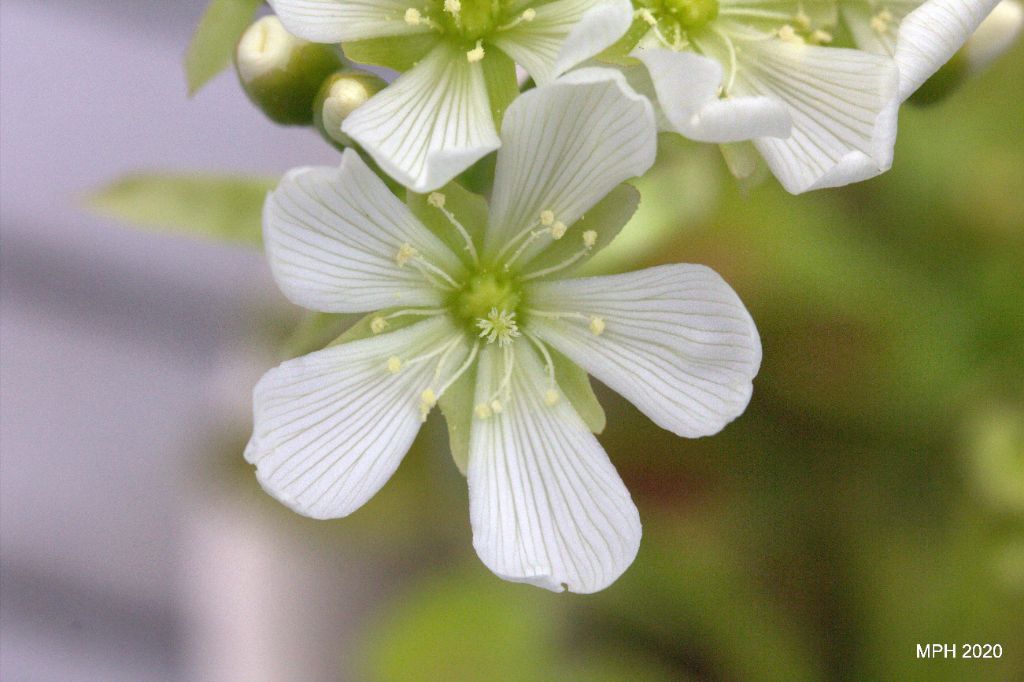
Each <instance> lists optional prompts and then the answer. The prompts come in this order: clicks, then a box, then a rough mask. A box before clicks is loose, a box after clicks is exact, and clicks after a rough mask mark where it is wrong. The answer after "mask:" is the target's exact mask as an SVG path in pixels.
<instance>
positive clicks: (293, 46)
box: [235, 16, 343, 125]
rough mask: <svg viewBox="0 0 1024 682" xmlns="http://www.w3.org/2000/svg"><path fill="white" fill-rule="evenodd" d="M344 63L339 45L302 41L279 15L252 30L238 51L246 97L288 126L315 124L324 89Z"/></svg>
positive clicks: (236, 60) (246, 31)
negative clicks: (317, 102)
mask: <svg viewBox="0 0 1024 682" xmlns="http://www.w3.org/2000/svg"><path fill="white" fill-rule="evenodd" d="M342 64H343V62H342V59H341V52H340V51H339V50H338V48H337V47H336V46H333V45H322V44H319V43H310V42H306V41H305V40H302V39H301V38H297V37H295V36H293V35H292V34H290V33H288V31H286V30H285V28H284V26H282V25H281V21H280V20H279V19H278V18H277V17H275V16H266V17H263V18H262V19H259V20H258V21H256V23H254V24H253V25H252V26H250V27H249V28H247V29H246V30H245V33H243V34H242V39H241V40H239V41H238V47H237V48H236V50H235V69H236V70H237V72H238V80H239V81H241V83H242V88H243V89H244V90H245V93H246V94H247V95H248V96H249V99H250V100H252V102H253V104H255V105H256V106H257V107H259V108H260V109H261V110H262V111H263V113H265V114H266V115H267V117H269V118H270V120H272V121H274V122H276V123H281V124H284V125H309V124H311V123H312V122H313V101H314V99H315V98H316V94H317V92H318V91H319V90H320V85H321V84H322V83H323V82H324V79H325V78H327V76H329V75H330V74H331V73H332V72H334V71H336V70H337V69H338V68H339V67H341V66H342Z"/></svg>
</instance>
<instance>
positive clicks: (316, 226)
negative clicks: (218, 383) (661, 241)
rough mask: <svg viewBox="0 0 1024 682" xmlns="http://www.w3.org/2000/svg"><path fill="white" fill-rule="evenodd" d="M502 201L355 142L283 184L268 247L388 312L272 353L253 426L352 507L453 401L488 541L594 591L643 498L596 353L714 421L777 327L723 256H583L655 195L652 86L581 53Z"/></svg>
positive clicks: (322, 305) (616, 560)
mask: <svg viewBox="0 0 1024 682" xmlns="http://www.w3.org/2000/svg"><path fill="white" fill-rule="evenodd" d="M501 142H502V149H501V151H500V152H499V154H498V160H497V167H496V171H495V180H494V190H493V196H492V200H491V202H490V207H489V208H488V206H487V204H486V203H485V202H484V200H483V199H482V198H480V197H477V196H475V195H472V194H470V193H468V192H466V191H465V190H463V189H461V188H460V187H459V186H458V185H456V184H454V183H453V184H450V185H448V186H447V187H445V188H443V190H442V191H441V192H434V193H431V194H429V195H426V196H424V195H411V197H410V199H409V201H407V203H405V204H403V203H402V202H400V201H399V200H398V199H397V198H396V197H395V196H394V195H393V194H391V193H390V192H389V191H388V190H387V189H386V187H385V185H384V184H383V182H381V180H380V179H379V178H378V177H377V176H375V175H374V174H373V173H372V172H371V171H370V170H369V169H368V168H367V166H366V165H365V164H364V163H363V162H362V160H361V159H360V157H359V156H358V155H357V154H356V153H355V152H353V151H352V150H347V151H345V152H344V154H343V156H342V162H341V167H340V168H303V169H298V170H294V171H292V172H290V173H289V174H288V175H287V176H286V177H285V178H284V179H283V180H282V182H281V184H280V185H279V186H278V188H277V189H276V190H275V191H274V192H273V193H272V194H271V195H270V196H269V197H268V199H267V202H266V208H265V214H264V237H265V243H266V250H267V254H268V258H269V261H270V263H271V267H272V269H273V272H274V276H275V278H276V279H277V282H278V283H279V285H280V286H281V288H282V290H283V291H284V293H285V294H286V295H287V296H288V298H289V299H291V300H292V301H293V302H295V303H297V304H299V305H302V306H305V307H307V308H311V309H314V310H320V311H328V312H362V311H367V312H370V314H369V315H368V316H367V317H366V318H364V320H363V321H362V322H360V323H358V324H357V325H356V327H355V328H354V330H353V332H350V333H348V334H346V335H345V336H343V337H342V339H340V341H339V342H338V343H337V344H336V345H331V346H329V347H328V348H326V349H324V350H321V351H319V352H315V353H312V354H310V355H307V356H305V357H300V358H297V359H295V360H290V361H288V362H285V363H284V364H282V365H281V366H279V367H277V368H276V369H274V370H271V371H270V372H268V373H267V374H266V375H265V376H264V377H263V379H262V380H261V381H260V382H259V384H258V385H257V387H256V389H255V394H254V405H255V407H254V415H255V426H254V432H253V436H252V439H251V441H250V443H249V446H248V448H247V449H246V458H247V459H248V460H249V461H250V462H252V463H254V464H255V465H256V468H257V476H258V478H259V480H260V482H261V483H262V485H263V486H264V488H265V489H266V490H267V491H268V492H270V493H271V494H272V495H274V496H275V497H277V498H278V499H279V500H281V501H282V502H284V503H285V504H287V505H288V506H290V507H291V508H293V509H294V510H296V511H298V512H299V513H302V514H306V515H308V516H312V517H316V518H337V517H343V516H346V515H347V514H350V513H351V512H353V511H355V510H356V509H358V508H359V507H360V506H362V505H363V504H364V503H365V502H366V501H367V500H368V499H370V497H372V496H373V495H374V494H375V493H376V492H377V490H379V489H380V487H381V486H382V485H383V484H384V483H385V482H386V481H387V479H388V478H389V477H390V476H391V474H392V473H393V472H394V471H395V469H396V468H397V466H398V465H399V462H400V461H401V459H402V458H403V456H404V455H405V453H406V451H407V450H408V448H409V446H410V444H411V443H412V441H413V438H414V437H415V435H416V433H417V432H418V430H419V428H420V425H421V423H422V422H423V421H424V420H425V419H426V417H427V415H428V414H429V413H430V411H431V410H432V409H433V408H434V407H435V406H439V407H440V408H441V410H442V411H443V413H444V415H445V417H446V419H447V421H448V426H449V435H450V441H451V445H452V450H453V455H454V456H455V460H456V463H457V464H458V466H459V468H460V469H461V470H462V471H463V473H465V475H466V476H467V479H468V484H469V497H470V519H471V524H472V528H473V543H474V546H475V548H476V550H477V552H478V554H479V556H480V558H481V559H482V560H483V562H484V563H485V564H486V565H487V566H488V567H489V568H490V569H491V570H492V571H494V572H495V573H496V574H497V575H499V576H501V577H502V578H505V579H507V580H513V581H519V582H527V583H532V584H535V585H539V586H541V587H545V588H547V589H551V590H555V591H559V590H562V589H569V590H571V591H574V592H593V591H596V590H600V589H602V588H604V587H606V586H607V585H609V584H610V583H611V582H613V581H614V580H615V579H616V578H617V577H618V576H619V575H620V574H621V573H622V572H623V571H624V570H625V568H626V567H627V566H628V565H629V564H630V563H631V562H632V561H633V558H634V557H635V555H636V551H637V548H638V546H639V541H640V534H641V530H640V520H639V515H638V512H637V509H636V507H635V506H634V504H633V502H632V501H631V499H630V496H629V493H628V491H627V490H626V488H625V487H624V485H623V483H622V481H621V479H620V478H619V476H618V474H617V473H616V471H615V469H614V467H613V466H612V464H611V462H610V461H609V459H608V456H607V455H606V454H605V452H604V450H603V449H602V448H601V446H600V444H599V443H598V442H597V440H596V438H595V437H594V435H593V433H592V432H599V431H600V430H601V429H602V428H603V424H604V414H603V412H602V411H601V408H600V405H599V404H598V403H597V402H596V399H595V398H594V396H593V394H592V392H591V391H590V386H589V383H588V381H587V375H586V373H590V374H592V375H593V376H595V377H596V378H598V379H599V380H601V381H602V382H604V383H605V384H606V385H608V386H609V387H611V388H612V389H614V390H616V391H618V392H620V393H621V394H622V395H624V396H625V397H626V398H628V399H629V400H630V401H632V402H633V403H634V404H635V405H636V406H637V407H638V408H639V409H640V410H642V411H643V412H644V413H646V414H647V415H648V416H649V417H650V418H651V419H652V420H654V421H655V422H656V423H657V424H659V425H660V426H662V427H664V428H666V429H669V430H671V431H673V432H674V433H676V434H679V435H681V436H687V437H696V436H703V435H708V434H713V433H715V432H717V431H718V430H720V429H721V428H722V427H723V426H724V425H725V424H726V423H727V422H729V421H730V420H732V419H733V418H735V417H736V416H737V415H739V414H740V413H741V412H742V411H743V410H744V409H745V407H746V405H747V402H748V401H749V399H750V395H751V381H752V379H753V377H754V375H755V374H756V373H757V369H758V366H759V364H760V359H761V348H760V342H759V340H758V335H757V331H756V329H755V327H754V323H753V322H752V320H751V318H750V316H749V314H748V313H747V311H746V309H745V308H744V307H743V304H742V303H741V302H740V301H739V299H738V298H737V296H736V294H735V293H734V292H733V291H732V289H730V288H729V286H728V285H727V284H726V283H725V282H724V281H722V279H721V278H720V277H718V276H717V275H716V274H715V273H713V272H712V271H710V270H708V269H707V268H704V267H701V266H694V265H667V266H661V267H655V268H651V269H648V270H643V271H640V272H635V273H630V274H623V275H614V276H607V277H586V278H567V277H568V276H569V275H570V274H571V273H572V271H573V269H574V268H576V267H577V266H579V265H580V264H581V263H582V262H584V261H585V259H587V258H588V257H589V256H590V255H591V254H593V253H594V252H595V251H596V250H597V249H599V248H601V247H603V246H605V245H606V244H607V243H608V242H609V241H610V240H611V238H612V237H614V235H615V234H616V232H617V231H618V229H619V228H621V226H622V224H623V223H624V222H625V220H626V219H628V217H629V216H630V215H631V214H632V210H633V209H634V208H635V207H636V202H637V194H636V192H635V190H633V189H632V188H631V187H629V186H628V185H621V184H620V183H622V182H623V181H625V180H627V179H629V178H631V177H634V176H637V175H640V174H642V173H643V172H644V171H645V170H646V169H647V168H648V167H649V166H650V165H651V163H652V162H653V160H654V153H655V125H654V118H653V112H652V108H651V105H650V103H649V102H648V101H647V100H646V99H645V98H643V97H640V96H638V95H637V94H636V93H634V92H633V91H632V90H631V89H630V88H629V87H628V86H627V85H626V84H625V80H624V78H623V77H622V76H621V74H619V73H617V72H614V71H612V70H607V69H582V70H579V71H575V72H573V73H571V74H569V75H568V76H566V77H564V78H562V79H559V81H557V82H555V83H554V84H551V85H548V86H543V87H540V88H538V89H535V90H532V91H529V92H527V93H526V94H524V95H522V96H521V97H519V98H518V99H517V100H516V101H515V103H513V104H512V105H511V107H510V108H509V110H508V112H507V114H506V116H505V118H504V123H503V126H502V132H501Z"/></svg>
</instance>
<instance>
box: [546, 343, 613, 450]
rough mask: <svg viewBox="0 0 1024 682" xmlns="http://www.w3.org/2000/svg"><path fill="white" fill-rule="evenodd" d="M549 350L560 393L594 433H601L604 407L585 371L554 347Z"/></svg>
mask: <svg viewBox="0 0 1024 682" xmlns="http://www.w3.org/2000/svg"><path fill="white" fill-rule="evenodd" d="M550 350H551V362H552V363H554V365H555V381H557V382H558V387H559V388H560V389H562V393H564V394H565V397H566V398H567V399H568V400H569V402H570V403H572V406H573V407H574V408H575V409H576V412H578V413H579V415H580V416H581V417H583V422H584V423H585V424H586V425H587V427H588V428H589V429H590V430H591V431H593V432H594V433H601V432H602V431H604V427H605V424H606V419H605V416H604V409H603V408H602V407H601V403H599V402H598V401H597V396H596V395H594V389H593V388H592V387H591V385H590V378H589V377H588V376H587V373H586V371H584V369H583V368H582V367H580V366H579V365H577V364H576V363H575V362H573V361H572V360H570V359H569V358H567V357H565V356H564V355H562V354H561V353H559V352H558V351H556V350H555V349H554V348H552V349H550Z"/></svg>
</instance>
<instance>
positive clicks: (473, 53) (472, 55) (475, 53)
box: [466, 40, 484, 64]
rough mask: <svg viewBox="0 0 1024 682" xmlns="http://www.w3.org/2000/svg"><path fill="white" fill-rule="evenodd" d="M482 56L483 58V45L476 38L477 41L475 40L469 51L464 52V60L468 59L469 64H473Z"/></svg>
mask: <svg viewBox="0 0 1024 682" xmlns="http://www.w3.org/2000/svg"><path fill="white" fill-rule="evenodd" d="M483 58H484V46H483V44H482V43H481V42H480V41H479V40H478V41H476V47H474V48H473V49H472V50H470V51H469V52H467V53H466V60H467V61H469V63H470V64H475V63H477V62H478V61H480V60H482V59H483Z"/></svg>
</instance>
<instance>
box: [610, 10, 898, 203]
mask: <svg viewBox="0 0 1024 682" xmlns="http://www.w3.org/2000/svg"><path fill="white" fill-rule="evenodd" d="M634 5H635V6H636V8H637V17H638V18H637V20H636V22H635V28H634V29H633V30H631V32H630V34H629V35H631V36H632V37H633V40H634V41H636V40H638V41H639V42H638V43H636V45H637V49H636V50H634V51H633V52H632V56H633V57H635V58H636V59H639V60H640V61H641V62H643V64H644V66H645V67H646V73H644V72H643V70H641V69H635V73H633V75H632V77H635V78H636V79H637V80H638V81H639V82H638V83H637V87H638V88H639V89H641V90H643V91H646V92H649V93H650V95H651V96H652V97H656V98H657V100H658V102H659V104H660V109H661V112H662V114H663V120H662V125H663V127H666V128H668V129H671V130H675V131H677V132H679V133H681V134H683V135H685V136H686V137H689V138H691V139H694V140H699V141H702V142H718V143H735V142H740V141H743V140H753V144H754V146H755V147H756V148H757V151H758V152H760V154H761V156H763V157H764V159H765V161H766V162H767V164H768V166H769V168H770V169H771V170H772V172H773V173H774V174H775V176H776V177H777V178H778V179H779V181H780V182H781V183H782V185H783V186H784V187H785V188H786V189H787V190H788V191H790V192H793V193H799V192H804V191H807V190H811V189H818V188H823V187H835V186H839V185H845V184H848V183H851V182H856V181H859V180H864V179H866V178H869V177H872V176H874V175H877V174H879V173H881V172H883V171H884V170H886V169H888V168H889V167H890V166H891V164H892V149H893V144H894V142H895V136H896V112H897V108H898V105H899V102H898V100H897V98H896V90H897V72H896V68H895V66H894V64H893V62H892V60H891V59H889V58H886V57H882V56H878V55H873V54H867V53H865V52H862V51H859V50H854V49H846V48H838V47H831V46H830V45H831V43H832V42H833V40H834V39H833V35H832V29H833V26H834V24H835V19H836V8H835V4H834V3H831V2H813V1H812V2H800V1H799V0H779V1H771V2H767V1H765V0H720V1H719V0H634ZM629 47H632V45H629ZM643 81H646V83H644V82H643Z"/></svg>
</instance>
